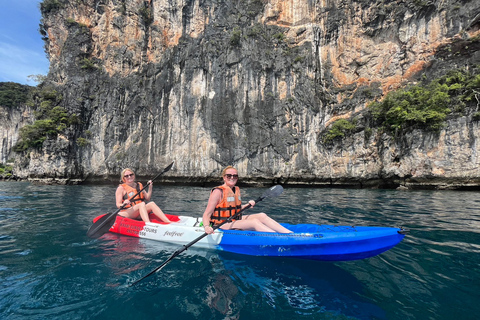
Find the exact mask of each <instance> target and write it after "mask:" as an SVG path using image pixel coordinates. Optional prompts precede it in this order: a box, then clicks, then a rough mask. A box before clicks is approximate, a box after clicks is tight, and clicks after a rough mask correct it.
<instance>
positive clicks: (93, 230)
mask: <svg viewBox="0 0 480 320" xmlns="http://www.w3.org/2000/svg"><path fill="white" fill-rule="evenodd" d="M172 166H173V162H172V163H170V165H169V166H168V167H166V168H165V169H163V171H162V172H160V173H159V174H157V175H156V176H155V177H154V178H153V179H152V182H153V181H154V180H155V179H157V178H158V177H160V176H161V175H162V174H164V173H165V172H167V171H168V170H170V169H171V168H172ZM148 186H149V183H147V184H146V185H145V187H143V188H142V190H140V191H138V192H137V193H136V194H135V195H134V196H133V197H131V198H130V199H129V200H132V199H134V198H135V197H136V196H138V195H139V194H140V193H141V192H143V190H145V189H146V188H147V187H148ZM125 206H126V204H124V205H123V206H121V207H120V209H118V210H117V211H115V212H113V213H107V214H106V215H104V216H103V217H101V218H100V219H98V220H97V221H95V223H94V224H92V225H91V226H90V228H89V229H88V231H87V236H89V237H90V238H98V237H101V236H102V235H104V234H105V233H107V232H108V230H110V228H111V227H112V226H113V224H114V222H115V218H116V217H117V213H119V212H120V211H122V210H123V209H124V208H125Z"/></svg>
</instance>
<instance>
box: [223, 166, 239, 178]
mask: <svg viewBox="0 0 480 320" xmlns="http://www.w3.org/2000/svg"><path fill="white" fill-rule="evenodd" d="M228 169H234V170H235V171H237V173H238V170H237V168H235V167H233V166H228V167H226V168H225V169H223V170H222V178H223V177H224V176H225V173H226V172H227V170H228Z"/></svg>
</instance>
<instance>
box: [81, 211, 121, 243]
mask: <svg viewBox="0 0 480 320" xmlns="http://www.w3.org/2000/svg"><path fill="white" fill-rule="evenodd" d="M117 212H118V211H117ZM117 212H113V213H107V214H106V215H104V216H103V217H101V218H100V219H98V220H97V221H95V223H94V224H92V225H91V226H90V229H88V231H87V236H88V237H90V238H98V237H101V236H102V235H104V234H105V233H107V232H108V230H110V228H111V227H112V226H113V224H114V223H115V218H116V217H117Z"/></svg>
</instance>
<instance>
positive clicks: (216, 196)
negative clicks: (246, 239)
mask: <svg viewBox="0 0 480 320" xmlns="http://www.w3.org/2000/svg"><path fill="white" fill-rule="evenodd" d="M221 199H222V191H221V190H220V189H215V190H213V191H212V193H210V198H208V203H207V208H206V209H205V212H204V213H203V216H202V222H203V227H204V228H205V232H206V233H212V232H213V228H211V227H210V217H211V216H212V214H213V211H214V210H215V207H216V206H217V204H218V203H219V202H220V200H221Z"/></svg>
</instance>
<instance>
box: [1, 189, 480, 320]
mask: <svg viewBox="0 0 480 320" xmlns="http://www.w3.org/2000/svg"><path fill="white" fill-rule="evenodd" d="M115 188H116V186H115V185H110V186H105V185H104V186H39V185H33V184H30V183H28V182H0V319H9V320H10V319H29V320H30V319H129V320H131V319H175V320H182V319H262V320H266V319H276V320H278V319H399V320H406V319H477V317H478V315H479V314H480V211H479V204H480V199H479V196H480V192H475V191H468V192H460V191H396V190H365V189H363V190H356V189H355V190H351V189H313V188H285V190H284V192H283V194H281V195H280V196H279V197H277V198H270V199H269V198H267V199H264V200H263V201H262V202H259V203H258V204H257V205H256V206H255V208H253V209H250V210H249V212H251V213H253V212H261V211H263V212H266V213H267V214H269V215H270V216H271V217H273V218H275V219H276V220H278V221H279V222H287V223H293V224H295V223H316V224H338V225H364V226H396V227H399V226H401V227H405V228H407V229H409V230H410V233H409V234H408V235H407V236H406V237H405V239H404V240H403V241H402V242H401V243H400V244H399V245H397V246H396V247H394V248H393V249H391V250H389V251H387V252H385V253H382V254H380V255H378V256H375V257H372V258H368V259H364V260H358V261H348V262H321V261H309V260H297V259H288V258H269V257H251V256H243V255H238V254H229V253H221V252H216V251H211V250H202V249H196V248H195V246H193V247H191V248H190V249H188V250H187V251H185V252H183V253H182V254H180V255H179V256H178V257H176V258H174V259H173V260H172V261H171V262H170V263H168V264H167V265H166V266H165V267H164V268H163V269H162V270H161V271H160V272H158V273H156V274H154V275H152V276H151V277H148V278H147V279H145V280H144V281H142V282H141V283H140V285H139V286H130V284H131V283H132V282H134V281H135V280H137V279H139V278H141V277H142V276H144V275H145V274H146V273H148V272H149V271H151V270H152V269H154V268H155V267H156V266H158V265H160V264H161V263H162V262H164V261H165V260H166V259H168V258H169V257H170V256H171V255H172V254H173V253H174V252H175V250H177V249H178V245H173V244H163V243H159V242H155V241H151V240H143V239H137V238H131V237H126V236H120V235H116V234H111V233H109V234H106V235H104V236H102V237H101V238H99V239H90V238H88V237H87V236H86V231H87V230H88V228H89V227H90V225H91V224H92V219H93V218H94V217H96V216H97V215H100V214H102V213H106V212H112V211H115V210H116V208H115V204H114V193H115ZM242 191H243V194H242V197H243V199H244V200H246V199H256V198H257V197H259V196H260V195H262V193H263V192H264V191H265V189H262V188H244V189H243V190H242ZM209 192H210V189H209V188H202V187H177V186H161V185H159V184H156V185H155V186H154V195H153V200H154V201H155V202H156V203H157V204H158V205H159V206H160V207H161V208H162V209H163V210H164V211H165V212H166V213H172V214H181V215H189V216H198V217H199V216H201V215H202V213H203V210H204V209H205V206H206V203H207V200H208V195H209ZM247 213H248V212H247Z"/></svg>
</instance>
